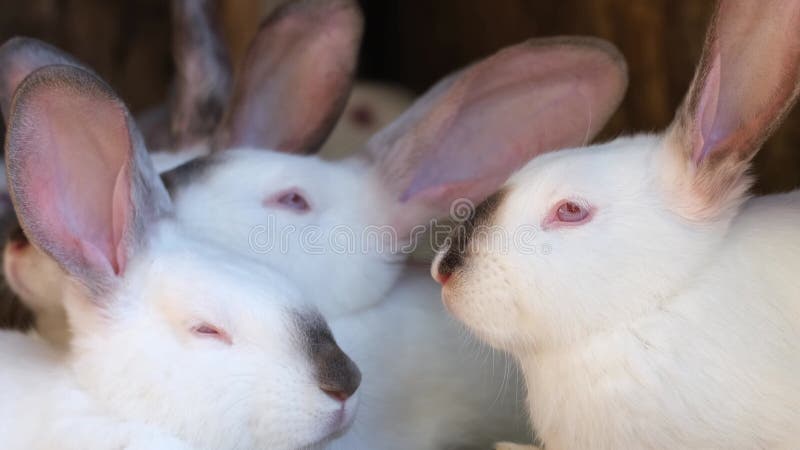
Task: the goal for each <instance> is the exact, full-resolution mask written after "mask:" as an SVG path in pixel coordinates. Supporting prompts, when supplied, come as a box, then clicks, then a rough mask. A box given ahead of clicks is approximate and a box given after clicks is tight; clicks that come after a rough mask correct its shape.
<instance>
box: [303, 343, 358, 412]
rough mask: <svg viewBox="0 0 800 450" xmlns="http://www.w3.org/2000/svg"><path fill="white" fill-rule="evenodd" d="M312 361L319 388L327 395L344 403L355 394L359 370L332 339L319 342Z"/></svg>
mask: <svg viewBox="0 0 800 450" xmlns="http://www.w3.org/2000/svg"><path fill="white" fill-rule="evenodd" d="M314 362H315V364H316V366H317V381H318V383H319V388H320V389H322V391H323V392H325V393H326V394H328V396H330V397H331V398H333V399H334V400H338V401H340V402H342V403H344V402H345V401H347V399H348V398H350V397H352V396H353V394H355V392H356V390H357V389H358V386H359V385H360V384H361V371H360V370H358V366H356V364H355V363H354V362H353V361H352V360H351V359H350V358H349V357H348V356H347V355H346V354H345V353H344V352H343V351H342V349H341V348H339V346H338V345H336V342H334V341H333V339H331V340H330V341H327V340H326V341H325V342H322V343H321V345H320V346H319V348H318V349H317V351H316V356H315V358H314Z"/></svg>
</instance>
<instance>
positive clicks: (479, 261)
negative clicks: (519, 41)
mask: <svg viewBox="0 0 800 450" xmlns="http://www.w3.org/2000/svg"><path fill="white" fill-rule="evenodd" d="M798 80H800V2H797V1H793V0H791V1H784V0H770V1H762V2H748V1H729V0H723V1H721V2H720V4H719V6H718V9H717V12H716V15H715V16H714V19H713V21H712V24H711V27H710V29H709V32H708V36H707V38H706V45H705V49H704V52H703V55H702V57H701V60H700V63H699V66H698V69H697V72H696V74H695V78H694V82H693V83H692V86H691V87H690V89H689V93H688V95H687V97H686V100H685V102H684V104H683V106H682V107H681V109H680V110H679V111H678V113H677V115H676V117H675V120H674V122H673V124H672V125H671V126H670V127H669V128H668V129H667V130H666V132H664V133H663V134H660V135H640V136H636V137H624V138H620V139H617V140H614V141H612V142H609V143H607V144H602V145H597V146H594V147H590V148H583V149H570V150H564V151H560V152H557V153H551V154H548V155H545V156H542V157H540V158H537V159H535V160H534V161H532V162H531V163H530V164H529V165H528V166H527V167H526V168H524V169H523V170H521V171H520V172H519V173H517V174H516V175H514V176H513V177H512V178H511V179H510V180H509V181H508V183H507V184H506V185H505V187H504V188H503V189H502V190H501V191H500V192H499V193H498V194H496V195H495V196H493V197H491V199H490V200H489V201H487V202H485V203H484V204H483V205H481V206H480V207H479V208H478V209H477V213H476V214H475V217H473V218H472V219H471V220H470V221H469V222H468V223H467V224H466V226H465V227H463V228H461V229H460V231H459V232H458V233H456V234H455V235H454V236H453V237H454V238H453V239H452V241H451V243H450V246H449V247H448V248H447V249H445V250H444V251H443V252H442V253H440V255H439V257H438V258H437V260H436V261H435V263H434V266H433V275H434V277H436V278H437V279H438V280H440V281H441V282H442V283H443V284H444V287H443V291H442V295H443V300H444V303H445V305H446V306H447V308H448V309H449V311H451V312H452V314H453V315H454V316H455V317H456V318H458V319H459V320H461V321H463V322H464V323H465V324H467V325H468V326H469V328H471V329H472V330H473V331H474V332H475V333H476V334H477V335H478V336H479V337H481V338H483V339H484V340H486V341H487V342H488V343H490V344H492V345H493V346H496V347H498V348H502V349H505V350H507V351H509V352H511V353H513V354H514V355H516V356H517V358H518V359H519V361H520V363H521V366H522V369H523V372H524V374H525V379H526V381H527V384H528V391H529V394H528V400H529V405H530V408H531V415H532V424H533V426H534V428H535V429H536V430H537V432H538V433H539V436H540V437H541V439H542V440H543V442H544V444H545V445H546V446H547V449H548V450H565V449H569V450H575V449H590V448H591V449H598V450H602V449H608V450H610V449H614V450H616V449H674V448H681V449H727V450H733V449H789V448H797V445H798V444H797V436H796V431H797V430H796V426H797V424H798V423H800V408H798V406H800V378H798V376H797V374H798V372H800V281H798V280H799V279H798V273H800V227H798V224H800V192H798V191H795V192H793V193H789V194H782V195H773V196H768V197H763V198H757V199H750V198H749V197H748V195H747V191H748V189H749V187H750V185H751V181H752V179H751V177H750V176H748V174H747V169H748V166H749V162H750V160H751V159H752V158H753V156H754V155H755V153H756V152H757V151H758V149H759V148H760V147H761V144H762V143H763V142H764V140H765V139H766V138H767V137H768V136H769V134H770V132H771V131H772V130H773V129H774V128H775V127H776V126H777V124H778V123H779V122H780V121H781V119H782V117H783V116H784V114H786V113H787V111H788V110H789V109H790V107H791V105H792V104H793V102H794V100H795V98H796V96H797V93H798ZM530 227H536V228H537V230H536V232H535V234H530V233H528V234H527V236H528V237H529V238H531V237H532V238H531V239H523V240H521V241H511V242H508V243H509V244H515V243H516V244H517V245H507V246H497V245H495V244H498V240H497V239H492V240H490V239H489V237H490V236H501V237H503V238H505V239H509V238H513V237H514V236H515V234H516V233H517V232H518V231H520V230H524V229H526V228H530ZM478 230H483V231H481V232H480V233H478ZM495 233H498V234H495ZM500 243H502V242H500ZM523 244H524V245H523Z"/></svg>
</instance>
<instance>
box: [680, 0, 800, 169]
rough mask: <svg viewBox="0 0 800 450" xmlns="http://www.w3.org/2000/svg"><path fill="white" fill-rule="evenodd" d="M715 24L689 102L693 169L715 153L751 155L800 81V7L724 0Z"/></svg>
mask: <svg viewBox="0 0 800 450" xmlns="http://www.w3.org/2000/svg"><path fill="white" fill-rule="evenodd" d="M713 20H714V23H713V25H712V26H711V28H710V30H709V33H710V34H709V37H708V39H707V42H706V48H705V49H704V51H703V60H702V61H701V66H700V67H699V68H698V74H699V75H698V78H697V79H696V80H695V83H701V84H700V85H699V86H693V87H692V91H691V97H690V101H689V106H690V108H691V107H694V108H696V111H694V115H693V116H692V117H691V119H692V121H693V122H694V124H695V125H694V126H692V127H690V129H693V130H694V133H695V135H694V136H692V137H693V138H694V139H692V141H691V144H692V145H693V148H692V157H693V161H694V163H695V164H699V163H701V162H702V161H704V160H705V159H707V158H708V157H709V155H710V154H712V153H717V152H720V156H722V155H727V154H730V155H736V156H733V157H734V158H736V160H738V161H742V160H747V159H749V157H752V155H753V154H755V152H756V151H757V150H758V148H759V147H760V143H761V142H763V141H764V140H765V139H766V137H767V136H768V135H769V134H770V132H771V131H772V128H773V127H774V126H775V125H776V124H777V122H778V120H780V118H781V117H782V115H783V113H784V112H785V111H786V110H787V109H788V108H789V107H790V106H791V105H792V104H793V101H794V97H795V96H796V94H797V85H798V78H800V33H798V29H800V2H797V1H796V0H763V1H758V2H750V1H733V0H722V1H720V2H719V6H718V11H717V14H716V15H715V17H714V19H713ZM702 75H705V79H703V78H702ZM692 99H697V101H696V104H692ZM690 113H691V111H690Z"/></svg>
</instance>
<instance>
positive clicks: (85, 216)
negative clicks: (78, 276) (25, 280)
mask: <svg viewBox="0 0 800 450" xmlns="http://www.w3.org/2000/svg"><path fill="white" fill-rule="evenodd" d="M44 90H45V91H47V92H42V93H41V95H35V96H34V97H33V98H30V99H26V100H27V102H26V103H27V104H26V105H24V106H23V109H24V110H25V112H24V114H26V115H30V116H29V117H28V119H29V120H30V121H31V122H32V123H25V124H23V125H22V126H23V127H26V129H25V130H24V131H23V132H24V133H25V137H24V143H25V144H24V145H25V146H26V148H24V149H23V150H22V151H25V152H28V155H27V163H25V164H24V165H23V167H24V171H23V173H21V174H17V177H18V178H21V179H22V180H24V181H22V183H23V185H24V186H27V188H26V189H25V190H26V191H27V192H26V202H25V203H26V204H27V206H28V207H29V208H30V209H29V210H27V211H25V217H24V218H23V219H24V221H25V222H26V224H27V225H28V226H29V227H33V228H35V229H42V231H43V232H44V233H45V234H46V236H45V237H44V240H45V241H46V242H47V243H46V244H45V247H50V250H51V251H52V252H54V253H59V254H62V255H64V257H65V258H67V259H73V258H75V257H78V258H80V259H82V260H83V264H86V265H88V266H89V267H91V268H92V271H95V272H99V273H116V274H119V273H120V272H122V271H123V270H124V263H125V258H124V250H123V249H121V248H120V246H119V244H120V243H121V240H122V236H123V235H124V233H125V227H126V225H127V222H128V219H129V218H128V217H127V215H128V211H129V210H130V207H131V205H130V187H129V183H130V180H129V179H128V178H129V175H128V172H129V171H128V169H127V167H128V160H127V158H128V156H129V153H125V152H121V151H119V148H126V147H127V148H130V141H129V138H128V133H127V124H126V119H125V115H124V113H123V112H122V111H121V110H120V108H119V106H118V105H117V104H116V103H113V102H98V101H96V99H92V98H86V97H78V96H74V94H73V93H72V92H69V89H68V88H59V87H54V88H51V89H44ZM34 121H35V122H34ZM23 156H25V155H23ZM26 209H27V208H26ZM46 250H47V248H46ZM70 255H72V256H70Z"/></svg>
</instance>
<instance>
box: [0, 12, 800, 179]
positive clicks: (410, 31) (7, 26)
mask: <svg viewBox="0 0 800 450" xmlns="http://www.w3.org/2000/svg"><path fill="white" fill-rule="evenodd" d="M222 1H223V4H222V7H221V12H220V13H221V17H222V18H223V23H224V29H225V32H226V39H227V41H228V44H229V46H230V48H231V51H232V54H233V57H234V60H237V59H238V58H240V57H241V55H242V53H243V51H244V48H245V47H246V45H247V42H248V40H249V38H250V36H251V35H252V33H253V31H254V30H255V28H256V26H257V24H258V21H259V18H260V17H261V16H262V15H263V14H264V13H265V12H266V10H268V9H269V8H270V7H271V6H272V4H273V3H276V2H280V1H281V0H222ZM361 4H362V7H363V9H364V11H365V14H366V17H367V22H366V23H367V30H366V36H365V43H364V47H363V51H362V58H361V66H360V75H361V76H362V77H365V78H371V79H379V80H386V81H392V82H396V83H399V84H401V85H403V86H406V87H408V88H411V89H412V90H414V91H416V92H421V91H422V90H424V89H425V88H426V87H428V86H430V85H431V84H432V83H433V82H434V81H436V80H437V79H438V78H440V77H441V76H443V75H444V74H446V73H448V72H450V71H452V70H453V69H456V68H458V67H460V66H463V65H464V64H466V63H469V62H470V61H473V60H474V59H476V58H480V57H482V56H485V55H487V54H489V53H492V52H493V51H495V50H497V49H499V48H500V47H502V46H504V45H508V44H511V43H515V42H518V41H521V40H524V39H527V38H529V37H533V36H549V35H557V34H589V35H596V36H600V37H603V38H606V39H608V40H610V41H612V42H614V43H615V44H616V45H617V46H618V47H619V48H620V49H621V50H622V52H623V54H624V55H625V57H626V58H627V60H628V64H629V66H630V71H631V85H630V89H629V92H628V95H627V98H626V99H625V102H624V104H623V105H622V107H621V108H620V110H619V112H618V113H617V114H616V115H615V116H614V118H613V119H612V122H611V123H610V124H609V127H608V129H607V130H606V131H605V133H604V136H605V137H610V136H614V135H617V134H619V133H621V132H633V131H651V130H658V129H661V128H663V127H664V126H665V125H666V124H668V123H669V122H670V120H671V119H672V114H673V111H674V110H675V108H676V106H677V105H678V103H679V102H680V100H681V98H682V96H683V94H684V92H685V90H686V88H687V86H688V84H689V81H690V78H691V75H692V72H693V68H694V64H695V62H696V60H697V57H698V54H699V51H700V46H701V44H702V38H703V35H704V32H705V26H706V22H707V20H708V17H709V15H710V13H711V9H712V6H713V4H712V2H711V1H707V0H646V1H645V0H361ZM0 8H1V9H0V10H2V11H3V13H2V14H0V39H2V40H5V39H7V38H9V37H11V36H13V35H17V34H24V35H28V36H33V37H38V38H41V39H44V40H47V41H48V42H51V43H53V44H55V45H57V46H59V47H61V48H63V49H65V50H67V51H69V52H71V53H73V54H75V55H76V56H78V57H79V58H80V59H82V60H83V61H85V62H87V63H88V64H90V65H91V66H92V67H94V68H95V69H96V70H97V71H98V72H99V73H100V74H101V75H103V76H104V77H105V78H106V79H107V80H109V81H110V82H111V84H112V85H113V86H114V87H115V88H116V89H117V90H118V91H119V92H120V93H121V95H122V96H123V98H125V100H126V101H127V102H128V103H129V105H130V106H131V107H132V108H133V109H134V110H137V109H141V108H144V107H146V106H149V105H152V104H155V103H157V102H158V101H160V100H161V99H163V98H164V96H165V93H166V91H167V89H168V85H169V80H170V76H171V75H170V74H171V61H170V55H169V48H170V47H169V39H170V25H169V14H168V1H167V0H118V1H115V0H25V1H20V0H0ZM756 171H757V173H758V176H759V184H758V186H757V189H758V190H759V191H760V192H773V191H781V190H787V189H791V188H793V187H796V186H800V109H799V108H795V111H794V112H793V113H792V114H791V116H790V117H789V119H788V120H787V122H786V123H785V124H784V126H783V127H781V129H780V130H779V131H778V132H777V133H776V135H775V136H774V137H773V138H772V140H771V141H770V142H769V143H768V145H767V148H766V149H765V150H764V151H763V152H762V153H761V155H760V156H759V158H758V160H757V163H756Z"/></svg>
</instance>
